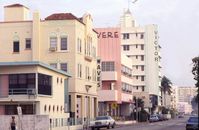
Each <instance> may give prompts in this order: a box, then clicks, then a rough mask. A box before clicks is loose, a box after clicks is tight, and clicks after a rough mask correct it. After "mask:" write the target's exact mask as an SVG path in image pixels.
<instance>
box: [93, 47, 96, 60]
mask: <svg viewBox="0 0 199 130" xmlns="http://www.w3.org/2000/svg"><path fill="white" fill-rule="evenodd" d="M93 57H94V58H96V48H95V47H93Z"/></svg>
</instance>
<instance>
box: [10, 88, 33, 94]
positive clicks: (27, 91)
mask: <svg viewBox="0 0 199 130" xmlns="http://www.w3.org/2000/svg"><path fill="white" fill-rule="evenodd" d="M35 94H36V89H35V88H9V95H35Z"/></svg>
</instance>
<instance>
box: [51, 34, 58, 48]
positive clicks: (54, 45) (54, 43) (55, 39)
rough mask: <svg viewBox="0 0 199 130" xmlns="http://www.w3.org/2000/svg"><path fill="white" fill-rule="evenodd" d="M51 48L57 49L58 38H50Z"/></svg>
mask: <svg viewBox="0 0 199 130" xmlns="http://www.w3.org/2000/svg"><path fill="white" fill-rule="evenodd" d="M50 48H57V37H50Z"/></svg>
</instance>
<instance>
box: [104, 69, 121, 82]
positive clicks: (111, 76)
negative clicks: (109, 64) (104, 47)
mask: <svg viewBox="0 0 199 130" xmlns="http://www.w3.org/2000/svg"><path fill="white" fill-rule="evenodd" d="M101 77H102V81H110V80H112V81H116V80H117V72H116V71H102V75H101Z"/></svg>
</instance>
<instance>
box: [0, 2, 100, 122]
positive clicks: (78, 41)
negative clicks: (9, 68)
mask: <svg viewBox="0 0 199 130" xmlns="http://www.w3.org/2000/svg"><path fill="white" fill-rule="evenodd" d="M29 14H30V12H29V9H28V8H27V7H25V6H23V5H20V4H14V5H9V6H5V7H4V21H2V22H0V46H1V48H0V61H1V62H29V61H42V62H44V63H45V64H48V65H50V66H51V67H54V68H57V69H61V70H63V71H66V72H67V73H70V74H71V76H72V78H71V79H70V82H69V111H70V112H71V114H70V115H71V116H72V117H74V118H78V119H82V118H93V117H95V116H96V115H97V107H98V106H97V80H96V75H97V72H96V69H97V62H96V53H97V34H96V32H95V31H94V30H93V26H92V22H93V20H92V17H91V15H90V14H85V15H83V17H81V18H77V17H76V16H74V15H73V14H71V13H57V14H52V15H50V16H48V17H46V18H45V19H44V20H41V18H40V14H39V12H34V13H33V18H32V20H30V19H28V18H29ZM60 96H61V95H60ZM55 102H56V101H55Z"/></svg>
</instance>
